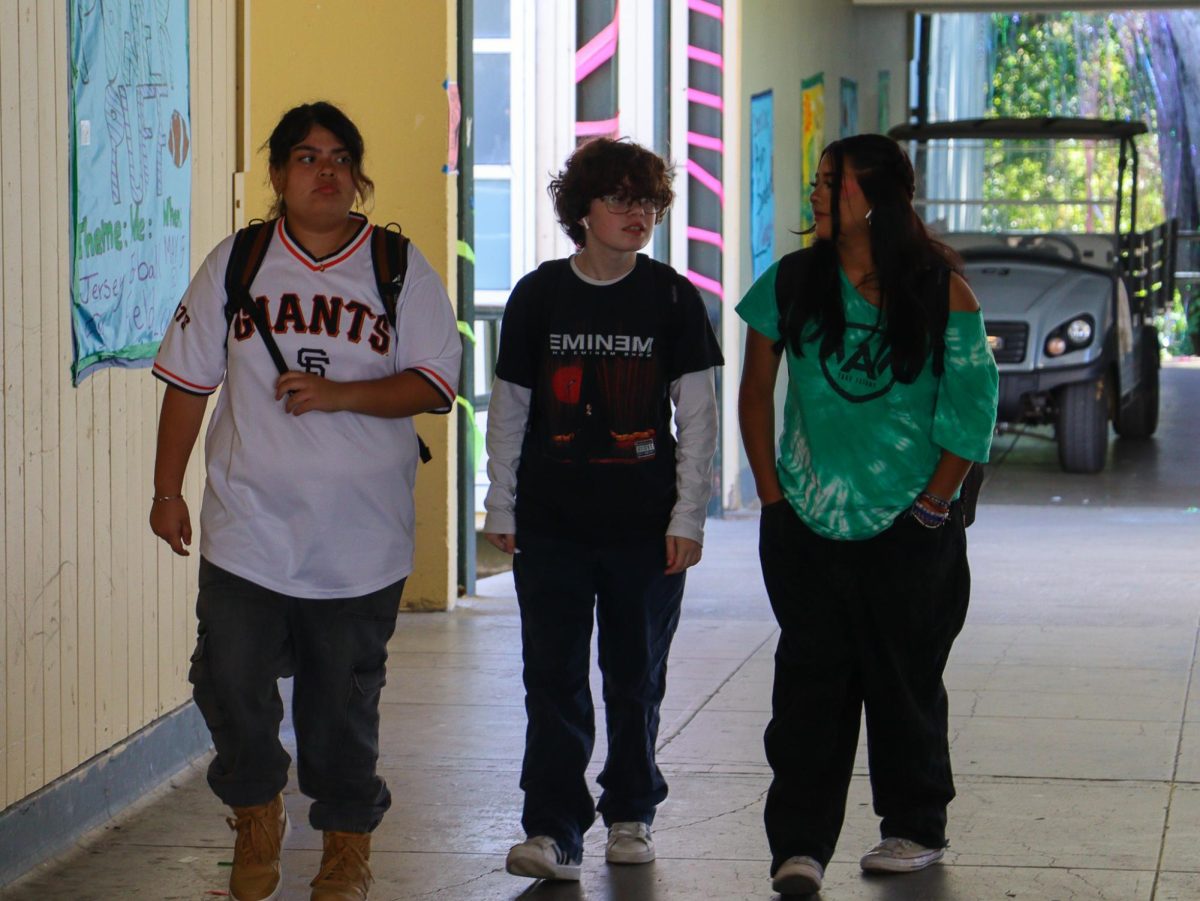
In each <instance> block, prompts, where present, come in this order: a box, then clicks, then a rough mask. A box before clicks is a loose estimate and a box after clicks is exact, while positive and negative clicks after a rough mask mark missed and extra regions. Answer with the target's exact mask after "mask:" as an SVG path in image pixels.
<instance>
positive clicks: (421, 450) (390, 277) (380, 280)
mask: <svg viewBox="0 0 1200 901" xmlns="http://www.w3.org/2000/svg"><path fill="white" fill-rule="evenodd" d="M392 226H395V228H394V229H393V228H392ZM371 265H373V266H374V267H375V285H376V287H378V288H379V296H380V298H381V299H382V300H383V309H384V312H385V313H387V319H388V324H389V325H391V327H392V331H393V332H395V331H396V303H397V302H398V301H399V300H400V292H401V291H403V290H404V279H405V277H406V276H407V275H408V238H406V237H405V236H404V234H403V233H402V232H401V230H400V226H399V225H398V224H396V223H395V222H389V223H388V224H387V225H382V226H381V225H377V226H375V228H374V230H373V231H372V232H371ZM417 455H418V456H419V457H420V458H421V462H422V463H428V462H429V461H430V460H432V459H433V451H431V450H430V449H429V445H428V444H426V443H425V439H424V438H422V437H421V436H420V435H417Z"/></svg>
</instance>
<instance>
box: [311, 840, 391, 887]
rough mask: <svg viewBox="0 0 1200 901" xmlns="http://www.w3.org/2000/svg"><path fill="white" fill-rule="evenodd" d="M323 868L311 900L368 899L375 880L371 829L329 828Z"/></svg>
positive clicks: (314, 881) (322, 863) (313, 884)
mask: <svg viewBox="0 0 1200 901" xmlns="http://www.w3.org/2000/svg"><path fill="white" fill-rule="evenodd" d="M324 835H325V853H324V854H322V855H321V872H319V873H317V878H316V879H314V880H313V881H312V895H311V896H310V899H311V901H365V899H366V897H367V892H369V891H370V890H371V883H372V882H374V881H375V879H374V877H372V876H371V867H370V866H369V865H368V864H367V860H368V858H370V856H371V833H369V832H326V833H324Z"/></svg>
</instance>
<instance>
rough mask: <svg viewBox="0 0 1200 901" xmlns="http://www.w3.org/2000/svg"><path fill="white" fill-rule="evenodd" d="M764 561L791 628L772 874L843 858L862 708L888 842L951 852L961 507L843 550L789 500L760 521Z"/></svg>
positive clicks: (963, 581)
mask: <svg viewBox="0 0 1200 901" xmlns="http://www.w3.org/2000/svg"><path fill="white" fill-rule="evenodd" d="M759 556H760V559H761V562H762V569H763V578H764V581H765V582H766V587H767V594H768V596H769V597H770V600H771V606H772V608H773V609H774V612H775V617H776V619H777V620H778V621H779V625H780V629H781V635H780V638H779V644H778V647H777V649H776V652H775V683H774V688H773V691H772V696H771V722H770V724H769V725H768V726H767V730H766V734H765V736H764V740H765V744H766V752H767V760H768V762H769V763H770V765H771V769H772V771H773V780H772V783H771V787H770V790H769V792H768V794H767V804H766V811H765V821H766V829H767V839H768V841H769V843H770V847H771V855H772V860H771V872H772V873H774V872H775V871H776V870H777V869H778V868H779V866H780V865H781V864H782V863H783V862H784V861H785V860H787V859H788V858H789V857H793V856H796V855H807V856H809V857H813V858H815V859H816V860H818V861H819V862H820V863H821V864H822V865H825V864H827V863H828V862H829V859H830V858H831V857H832V856H833V850H834V847H835V845H836V844H837V839H838V834H839V833H840V832H841V828H842V821H843V819H844V816H845V810H846V794H847V790H848V788H849V784H850V775H851V771H852V769H853V766H854V755H855V750H856V748H857V744H858V731H859V720H860V716H861V714H862V711H863V710H864V708H865V711H866V723H867V749H868V763H869V768H870V777H871V791H872V795H873V798H874V806H875V812H876V813H877V814H878V815H879V816H880V817H881V818H882V822H881V824H880V833H881V835H882V836H883V837H885V838H888V837H893V836H895V837H900V838H908V839H912V840H913V841H916V842H919V843H920V844H922V845H925V846H927V847H942V846H944V845H945V844H946V806H947V805H948V804H949V802H950V801H951V799H953V797H954V780H953V777H952V775H951V768H950V748H949V740H948V723H947V702H946V690H945V687H944V686H943V684H942V672H943V670H944V669H945V666H946V659H947V657H948V656H949V653H950V647H951V645H952V644H953V642H954V639H955V637H956V636H957V635H958V633H959V631H960V630H961V629H962V625H963V621H964V619H965V618H966V613H967V603H968V600H969V597H970V591H971V577H970V570H969V568H968V566H967V555H966V534H965V528H964V525H963V519H962V511H961V509H960V507H959V505H958V503H957V502H956V503H955V504H954V505H953V507H952V509H951V516H950V520H949V521H948V522H947V523H946V524H945V525H944V526H942V527H940V528H937V529H927V528H925V527H923V526H922V525H920V524H919V523H918V522H916V521H915V520H914V519H913V518H912V517H911V516H909V515H907V514H904V515H902V516H900V517H899V518H898V519H897V520H896V521H895V523H893V525H892V526H891V527H889V528H888V529H886V530H884V531H883V532H882V533H880V534H879V535H876V536H874V537H873V538H870V539H867V540H864V541H836V540H831V539H828V538H824V537H822V536H820V535H818V534H816V533H815V532H813V531H812V530H811V529H809V528H808V527H807V526H806V525H804V523H803V522H801V520H800V519H799V517H797V516H796V514H795V512H794V511H793V510H792V508H791V506H790V505H789V504H788V503H787V502H786V501H781V502H779V503H776V504H771V505H769V506H768V507H766V508H765V509H764V510H763V512H762V522H761V527H760V534H759Z"/></svg>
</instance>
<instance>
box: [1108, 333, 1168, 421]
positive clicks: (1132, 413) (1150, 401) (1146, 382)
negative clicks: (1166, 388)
mask: <svg viewBox="0 0 1200 901" xmlns="http://www.w3.org/2000/svg"><path fill="white" fill-rule="evenodd" d="M1141 342H1142V346H1141V356H1140V357H1139V359H1138V366H1139V367H1141V372H1140V375H1141V379H1140V380H1139V381H1138V386H1137V387H1136V388H1134V389H1133V397H1132V398H1130V400H1129V403H1127V404H1126V405H1125V406H1124V407H1122V408H1121V410H1120V411H1119V412H1118V413H1117V419H1116V421H1115V422H1114V423H1113V426H1114V427H1115V428H1116V430H1117V434H1118V435H1120V436H1121V437H1122V438H1134V439H1145V438H1149V437H1150V436H1151V435H1153V434H1154V431H1155V429H1157V428H1158V371H1159V368H1160V364H1159V358H1158V355H1159V353H1160V349H1159V343H1158V330H1157V329H1155V328H1153V327H1152V326H1146V327H1145V328H1144V329H1142V337H1141Z"/></svg>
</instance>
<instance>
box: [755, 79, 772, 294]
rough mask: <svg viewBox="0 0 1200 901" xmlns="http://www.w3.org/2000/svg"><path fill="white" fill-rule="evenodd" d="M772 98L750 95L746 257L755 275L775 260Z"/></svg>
mask: <svg viewBox="0 0 1200 901" xmlns="http://www.w3.org/2000/svg"><path fill="white" fill-rule="evenodd" d="M774 154H775V99H774V95H773V94H772V93H771V92H770V91H763V92H762V93H761V94H755V95H753V96H752V97H751V98H750V261H751V269H752V274H753V275H754V277H755V278H758V277H759V276H760V275H762V274H763V273H764V272H766V271H767V269H768V267H770V265H771V264H772V263H773V262H775V181H774V168H775V166H774Z"/></svg>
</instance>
